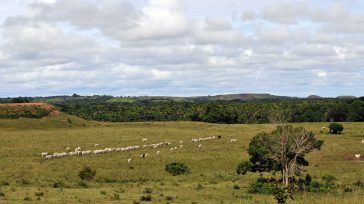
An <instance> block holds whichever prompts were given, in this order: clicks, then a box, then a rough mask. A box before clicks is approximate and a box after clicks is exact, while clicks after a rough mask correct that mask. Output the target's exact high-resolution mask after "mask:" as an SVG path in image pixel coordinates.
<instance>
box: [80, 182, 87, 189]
mask: <svg viewBox="0 0 364 204" xmlns="http://www.w3.org/2000/svg"><path fill="white" fill-rule="evenodd" d="M78 186H79V187H83V188H87V183H86V182H85V181H79V182H78Z"/></svg>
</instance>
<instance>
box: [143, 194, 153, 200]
mask: <svg viewBox="0 0 364 204" xmlns="http://www.w3.org/2000/svg"><path fill="white" fill-rule="evenodd" d="M140 200H141V201H152V196H151V195H146V196H142V197H140Z"/></svg>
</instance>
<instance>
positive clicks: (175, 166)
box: [165, 162, 190, 176]
mask: <svg viewBox="0 0 364 204" xmlns="http://www.w3.org/2000/svg"><path fill="white" fill-rule="evenodd" d="M165 170H166V171H167V172H168V173H170V174H172V175H173V176H177V175H181V174H188V173H190V169H189V168H188V166H187V165H186V164H184V163H181V162H172V163H169V164H167V165H166V167H165Z"/></svg>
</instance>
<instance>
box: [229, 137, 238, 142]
mask: <svg viewBox="0 0 364 204" xmlns="http://www.w3.org/2000/svg"><path fill="white" fill-rule="evenodd" d="M236 141H238V139H235V138H234V139H231V140H230V142H231V143H235V142H236Z"/></svg>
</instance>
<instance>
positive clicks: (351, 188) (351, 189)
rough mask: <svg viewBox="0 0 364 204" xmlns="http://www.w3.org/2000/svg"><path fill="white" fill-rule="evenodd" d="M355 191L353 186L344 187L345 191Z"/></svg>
mask: <svg viewBox="0 0 364 204" xmlns="http://www.w3.org/2000/svg"><path fill="white" fill-rule="evenodd" d="M353 191H354V189H353V187H351V186H345V188H344V192H353Z"/></svg>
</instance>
